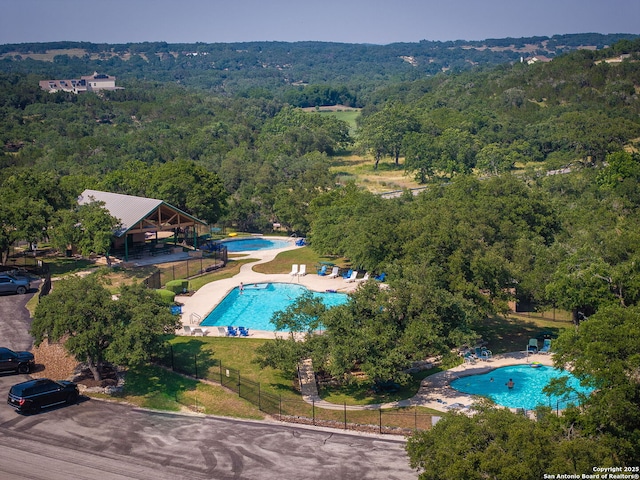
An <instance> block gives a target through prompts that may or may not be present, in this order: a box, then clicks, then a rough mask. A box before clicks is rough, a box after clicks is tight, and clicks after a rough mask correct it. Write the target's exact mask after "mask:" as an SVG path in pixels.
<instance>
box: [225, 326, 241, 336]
mask: <svg viewBox="0 0 640 480" xmlns="http://www.w3.org/2000/svg"><path fill="white" fill-rule="evenodd" d="M237 336H238V331H237V330H236V329H235V328H233V327H232V326H231V325H229V326H228V327H227V337H237Z"/></svg>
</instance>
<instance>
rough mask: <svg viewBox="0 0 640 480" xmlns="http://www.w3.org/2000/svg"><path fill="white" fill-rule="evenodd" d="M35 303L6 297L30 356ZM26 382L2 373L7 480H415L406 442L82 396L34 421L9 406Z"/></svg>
mask: <svg viewBox="0 0 640 480" xmlns="http://www.w3.org/2000/svg"><path fill="white" fill-rule="evenodd" d="M31 295H33V293H31V294H27V295H6V296H0V344H2V345H1V346H6V347H8V348H12V349H14V350H23V349H27V350H28V349H29V348H30V347H31V343H32V340H31V337H30V336H29V335H28V333H27V332H28V327H29V324H30V317H29V313H28V311H27V310H26V309H25V308H24V305H25V304H26V302H27V300H28V299H29V297H30V296H31ZM28 378H29V376H28V375H16V374H0V397H1V398H0V439H1V440H0V456H1V458H2V462H0V478H3V479H4V478H7V479H13V478H20V479H48V480H56V479H63V478H64V479H68V478H86V479H101V480H110V479H125V478H126V479H132V478H134V479H177V478H189V479H200V478H202V479H205V478H206V479H232V478H234V479H262V480H269V479H282V478H287V479H324V480H331V479H385V480H386V479H391V480H394V479H397V480H404V479H415V478H417V473H416V472H414V471H413V470H411V469H410V468H409V465H408V458H407V455H406V453H405V451H404V441H403V439H401V438H397V437H390V436H378V435H367V434H362V435H357V434H345V433H343V432H341V431H339V430H328V429H326V430H325V429H318V428H304V427H292V426H288V425H284V424H281V423H277V422H252V421H241V420H236V419H227V418H219V417H212V416H198V415H180V414H169V413H163V412H152V411H147V410H142V409H138V408H134V407H132V406H129V405H124V404H119V403H114V402H107V401H100V400H90V399H88V398H82V399H81V401H79V402H78V403H77V404H75V405H69V406H62V407H58V408H53V409H50V410H46V411H43V412H41V413H39V414H36V415H20V414H17V413H16V412H15V411H14V410H13V409H12V408H11V407H10V406H9V405H7V404H6V395H7V392H8V391H9V388H10V386H11V385H13V384H14V383H18V382H21V381H24V380H27V379H28Z"/></svg>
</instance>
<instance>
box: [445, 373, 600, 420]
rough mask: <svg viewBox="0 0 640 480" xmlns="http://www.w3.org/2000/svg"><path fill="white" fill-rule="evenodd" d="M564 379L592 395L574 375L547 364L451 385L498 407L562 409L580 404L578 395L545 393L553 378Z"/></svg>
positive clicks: (465, 380) (461, 379) (467, 379)
mask: <svg viewBox="0 0 640 480" xmlns="http://www.w3.org/2000/svg"><path fill="white" fill-rule="evenodd" d="M561 376H567V377H569V380H568V382H567V385H568V386H570V387H571V388H573V389H575V390H576V391H577V392H580V393H584V394H589V393H591V392H592V391H593V389H591V388H587V387H583V386H581V385H580V382H579V380H578V379H577V378H576V377H574V376H573V375H571V373H569V372H567V371H565V370H558V369H555V368H553V367H548V366H545V365H541V366H540V367H538V368H533V367H531V366H530V365H514V366H511V367H502V368H497V369H495V370H492V371H491V372H488V373H484V374H482V375H471V376H468V377H463V378H459V379H457V380H454V381H453V382H451V383H450V385H451V387H453V388H455V389H456V390H458V391H459V392H463V393H468V394H472V395H483V396H485V397H490V398H491V399H492V400H493V401H494V402H496V403H497V404H499V405H503V406H505V407H509V408H524V409H526V410H532V409H534V408H536V407H537V406H538V405H544V406H549V407H552V408H554V409H556V408H560V409H563V408H566V407H567V406H568V405H569V404H574V405H576V404H578V403H579V399H578V396H577V395H576V394H573V393H572V394H571V396H570V398H564V397H556V396H548V395H547V394H546V393H544V392H543V391H542V389H543V388H544V387H545V386H547V385H548V384H549V382H550V381H551V379H553V378H558V377H561ZM509 379H513V383H514V387H513V388H512V389H509V388H508V387H507V386H506V383H507V382H508V381H509Z"/></svg>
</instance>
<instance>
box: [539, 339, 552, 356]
mask: <svg viewBox="0 0 640 480" xmlns="http://www.w3.org/2000/svg"><path fill="white" fill-rule="evenodd" d="M550 351H551V339H549V338H545V339H544V343H543V344H542V348H541V349H540V350H539V353H549V352H550Z"/></svg>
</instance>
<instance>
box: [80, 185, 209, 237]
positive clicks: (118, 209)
mask: <svg viewBox="0 0 640 480" xmlns="http://www.w3.org/2000/svg"><path fill="white" fill-rule="evenodd" d="M94 201H95V202H104V206H105V208H106V209H107V210H109V213H110V214H111V215H112V216H113V217H115V218H117V219H119V220H120V222H121V223H122V227H121V228H120V229H119V230H118V231H116V232H114V234H115V235H116V236H117V237H121V236H122V235H124V234H125V233H126V232H127V231H128V230H129V229H130V228H132V227H133V226H135V225H137V224H138V223H140V222H141V221H142V220H143V219H145V218H146V217H148V216H150V215H151V214H152V213H153V212H154V211H156V210H157V209H158V208H160V207H161V206H165V207H167V208H169V209H171V210H173V211H175V212H177V213H179V214H180V215H182V216H185V217H188V218H189V219H191V220H192V221H193V222H194V223H195V222H197V223H201V224H203V225H206V222H203V221H202V220H199V219H197V218H195V217H193V216H191V215H189V214H188V213H185V212H183V211H181V210H180V209H178V208H176V207H173V206H171V205H169V204H168V203H165V202H164V201H162V200H158V199H155V198H145V197H135V196H133V195H123V194H120V193H111V192H101V191H99V190H89V189H87V190H85V191H84V192H82V193H81V194H80V196H79V197H78V203H79V204H80V205H84V204H87V203H91V202H94Z"/></svg>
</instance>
